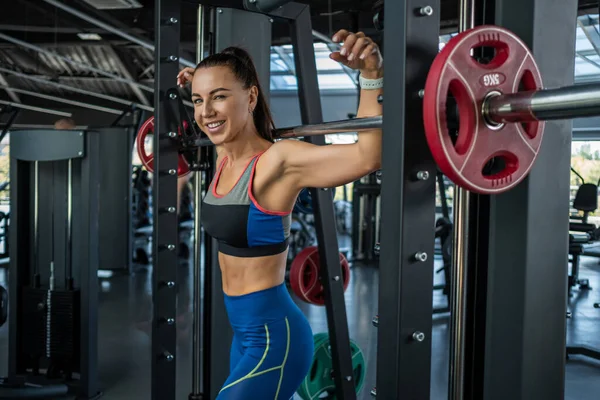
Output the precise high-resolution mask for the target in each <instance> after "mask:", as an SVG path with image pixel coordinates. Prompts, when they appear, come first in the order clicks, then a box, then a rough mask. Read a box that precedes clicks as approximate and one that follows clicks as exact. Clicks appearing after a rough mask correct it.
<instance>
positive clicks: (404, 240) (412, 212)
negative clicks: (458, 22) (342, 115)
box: [377, 0, 440, 399]
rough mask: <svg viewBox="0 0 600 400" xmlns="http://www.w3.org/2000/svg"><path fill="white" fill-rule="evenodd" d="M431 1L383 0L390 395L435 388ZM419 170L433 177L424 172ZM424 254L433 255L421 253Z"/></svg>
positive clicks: (384, 324)
mask: <svg viewBox="0 0 600 400" xmlns="http://www.w3.org/2000/svg"><path fill="white" fill-rule="evenodd" d="M424 5H425V4H424V3H422V2H419V1H415V0H405V1H386V2H385V5H384V7H385V14H386V15H387V16H388V19H390V16H393V19H394V21H395V23H394V24H387V26H386V29H385V31H384V46H385V47H384V51H385V59H384V60H385V61H384V64H385V65H384V68H385V69H386V70H387V71H393V73H390V74H387V75H386V78H385V83H384V90H385V95H384V96H385V99H384V103H383V108H384V111H383V112H384V115H385V116H386V117H385V118H384V120H383V165H382V171H383V178H382V186H381V203H382V211H381V214H382V215H384V216H385V218H382V223H381V255H380V261H379V270H380V272H379V325H378V326H379V327H378V338H377V340H378V348H377V396H378V397H381V398H384V399H402V398H406V397H407V396H408V397H410V398H415V399H428V398H429V395H430V373H431V329H432V318H431V315H432V311H433V305H432V303H433V300H432V295H431V288H432V286H433V251H434V235H433V229H432V227H433V226H434V217H435V179H434V178H433V177H435V172H436V165H435V164H434V162H433V160H432V158H431V154H430V150H429V147H428V145H427V142H426V140H425V133H424V130H423V121H422V117H421V115H422V102H421V99H420V97H419V91H420V90H421V89H423V88H424V86H425V81H426V78H427V72H428V71H429V66H430V65H431V63H432V62H433V60H434V58H435V56H436V55H437V52H438V43H439V14H440V3H439V1H432V2H429V3H428V5H429V6H431V7H432V9H433V15H432V16H429V17H428V16H423V15H421V14H420V13H419V10H420V8H421V7H423V6H424ZM398 65H400V66H405V67H403V68H398V67H397V66H398ZM398 105H402V106H400V107H399V106H398ZM419 171H428V173H429V177H430V179H427V180H419V179H417V177H416V174H417V172H419ZM399 240H400V243H399V242H398V241H399ZM418 255H426V256H427V258H426V260H425V261H418ZM421 259H422V258H421ZM417 360H418V361H417Z"/></svg>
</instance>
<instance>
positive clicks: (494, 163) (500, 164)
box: [481, 152, 519, 180]
mask: <svg viewBox="0 0 600 400" xmlns="http://www.w3.org/2000/svg"><path fill="white" fill-rule="evenodd" d="M517 169H519V160H518V158H517V157H516V156H515V155H514V154H511V153H506V152H505V153H499V154H494V155H493V156H492V157H491V158H490V159H488V161H487V162H486V163H485V165H484V166H483V168H482V169H481V174H482V175H483V176H484V177H485V178H487V179H490V180H502V179H505V178H506V177H509V176H511V175H512V174H513V173H515V172H516V171H517Z"/></svg>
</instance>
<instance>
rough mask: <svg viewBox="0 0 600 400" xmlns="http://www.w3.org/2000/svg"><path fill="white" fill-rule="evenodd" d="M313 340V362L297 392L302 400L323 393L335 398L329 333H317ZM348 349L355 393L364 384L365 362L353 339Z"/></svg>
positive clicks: (311, 399)
mask: <svg viewBox="0 0 600 400" xmlns="http://www.w3.org/2000/svg"><path fill="white" fill-rule="evenodd" d="M313 341H314V343H315V351H314V354H313V363H312V366H311V369H310V371H309V373H308V374H307V376H306V377H305V378H304V381H303V382H302V385H301V386H300V388H299V389H298V392H297V393H298V395H299V396H300V397H301V398H302V399H303V400H313V399H318V398H320V397H321V396H322V395H323V394H324V393H327V394H328V397H327V399H332V400H335V399H336V397H335V383H334V377H333V373H332V372H333V371H332V369H333V368H332V364H333V363H332V359H331V347H330V343H329V334H328V333H325V332H322V333H317V334H315V335H314V336H313ZM350 349H351V354H352V366H353V370H354V381H355V387H356V393H359V392H360V390H361V389H362V387H363V386H364V381H365V375H366V362H365V358H364V354H363V352H362V350H361V349H360V347H359V346H358V345H357V344H356V342H354V341H353V340H351V341H350Z"/></svg>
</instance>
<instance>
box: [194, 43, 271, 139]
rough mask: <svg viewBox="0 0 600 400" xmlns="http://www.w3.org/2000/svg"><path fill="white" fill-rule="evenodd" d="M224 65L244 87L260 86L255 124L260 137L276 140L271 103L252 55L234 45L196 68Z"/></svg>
mask: <svg viewBox="0 0 600 400" xmlns="http://www.w3.org/2000/svg"><path fill="white" fill-rule="evenodd" d="M222 66H227V67H229V69H230V70H231V71H232V72H233V74H234V75H235V77H236V78H237V79H238V80H239V81H240V82H241V83H242V85H243V87H244V89H250V88H251V87H252V86H256V87H257V88H258V98H257V101H256V108H255V109H254V112H253V117H254V125H255V126H256V129H257V130H258V134H259V135H260V137H262V138H263V139H266V140H268V141H269V142H271V143H272V142H273V141H274V140H273V129H274V128H275V124H274V123H273V117H272V116H271V110H270V109H269V105H268V104H267V101H266V99H265V96H264V95H263V91H262V87H261V86H260V82H259V80H258V74H257V73H256V68H255V66H254V62H253V61H252V57H251V56H250V54H249V53H248V52H247V51H246V50H244V49H242V48H239V47H233V46H232V47H228V48H226V49H224V50H223V51H221V52H220V53H216V54H213V55H211V56H209V57H207V58H205V59H204V60H202V61H201V62H200V63H199V64H198V66H197V67H196V70H198V69H200V68H209V67H222Z"/></svg>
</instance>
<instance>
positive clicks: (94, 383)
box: [73, 131, 101, 399]
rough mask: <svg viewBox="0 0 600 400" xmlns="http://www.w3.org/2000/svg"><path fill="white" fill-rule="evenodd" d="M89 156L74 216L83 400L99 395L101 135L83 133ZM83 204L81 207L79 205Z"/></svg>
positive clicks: (79, 168) (78, 167)
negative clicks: (75, 222)
mask: <svg viewBox="0 0 600 400" xmlns="http://www.w3.org/2000/svg"><path fill="white" fill-rule="evenodd" d="M83 134H85V135H86V137H85V146H86V147H85V156H84V157H83V158H81V159H80V160H77V162H76V163H75V165H74V168H73V170H74V172H75V176H76V177H77V179H75V182H73V183H74V184H75V193H81V196H80V197H79V199H78V197H77V196H75V204H73V206H74V207H73V213H74V215H75V219H76V220H77V221H81V222H80V223H77V224H75V235H73V238H76V243H75V245H74V248H75V249H77V250H76V251H74V252H73V253H74V254H73V255H74V257H73V258H74V260H75V264H74V265H75V268H74V271H73V273H74V276H76V277H77V278H78V279H80V284H79V285H77V286H79V289H80V293H81V311H80V312H81V327H80V332H81V340H80V346H81V354H80V363H81V388H80V391H79V393H80V397H81V398H87V399H89V398H94V396H96V395H98V394H99V393H100V392H99V390H98V389H99V385H98V267H99V260H100V257H99V254H100V248H99V247H100V235H99V229H98V227H99V220H100V212H99V209H100V202H101V200H100V185H99V184H98V182H100V168H101V166H100V146H101V140H100V135H101V133H100V132H97V131H92V132H89V131H88V132H83ZM78 200H79V204H77V201H78Z"/></svg>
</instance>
